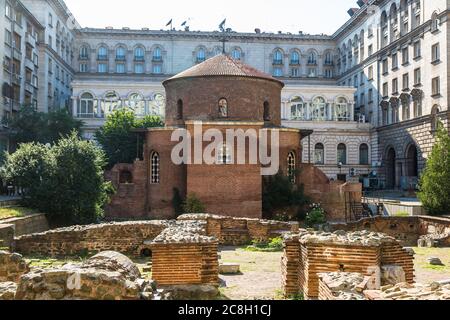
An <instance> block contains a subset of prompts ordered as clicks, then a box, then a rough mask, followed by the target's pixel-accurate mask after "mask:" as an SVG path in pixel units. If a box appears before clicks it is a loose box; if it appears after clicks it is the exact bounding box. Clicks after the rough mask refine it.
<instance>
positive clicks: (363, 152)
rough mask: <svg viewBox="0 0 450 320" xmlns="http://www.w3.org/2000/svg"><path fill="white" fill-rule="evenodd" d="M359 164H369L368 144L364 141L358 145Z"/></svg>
mask: <svg viewBox="0 0 450 320" xmlns="http://www.w3.org/2000/svg"><path fill="white" fill-rule="evenodd" d="M359 164H360V165H368V164H369V146H368V145H367V144H365V143H363V144H362V145H360V146H359Z"/></svg>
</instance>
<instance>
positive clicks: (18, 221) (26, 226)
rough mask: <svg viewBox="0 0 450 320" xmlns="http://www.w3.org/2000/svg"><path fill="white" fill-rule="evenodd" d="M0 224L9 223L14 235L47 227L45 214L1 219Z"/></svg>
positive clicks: (43, 229) (46, 228)
mask: <svg viewBox="0 0 450 320" xmlns="http://www.w3.org/2000/svg"><path fill="white" fill-rule="evenodd" d="M1 223H2V224H11V225H13V227H14V236H16V237H19V236H22V235H25V234H32V233H39V232H44V231H47V230H48V229H49V225H48V220H47V217H46V216H45V214H33V215H29V216H26V217H21V218H10V219H4V220H1Z"/></svg>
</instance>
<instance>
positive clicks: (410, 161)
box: [406, 145, 419, 177]
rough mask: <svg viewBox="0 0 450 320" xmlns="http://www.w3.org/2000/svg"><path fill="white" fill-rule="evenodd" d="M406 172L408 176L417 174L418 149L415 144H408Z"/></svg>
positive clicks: (416, 175)
mask: <svg viewBox="0 0 450 320" xmlns="http://www.w3.org/2000/svg"><path fill="white" fill-rule="evenodd" d="M406 174H407V175H408V177H418V176H419V166H418V151H417V147H416V146H415V145H410V146H409V148H408V151H407V152H406Z"/></svg>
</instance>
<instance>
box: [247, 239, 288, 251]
mask: <svg viewBox="0 0 450 320" xmlns="http://www.w3.org/2000/svg"><path fill="white" fill-rule="evenodd" d="M244 250H245V251H250V252H281V251H283V239H282V238H274V239H272V240H270V242H258V241H253V244H252V245H251V246H248V247H246V248H244Z"/></svg>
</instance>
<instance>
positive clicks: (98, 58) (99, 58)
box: [97, 54, 108, 61]
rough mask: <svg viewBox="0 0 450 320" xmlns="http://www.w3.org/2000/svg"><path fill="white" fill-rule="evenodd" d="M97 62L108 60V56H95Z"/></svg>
mask: <svg viewBox="0 0 450 320" xmlns="http://www.w3.org/2000/svg"><path fill="white" fill-rule="evenodd" d="M97 60H102V61H105V60H108V56H107V55H103V54H99V55H98V56H97Z"/></svg>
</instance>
